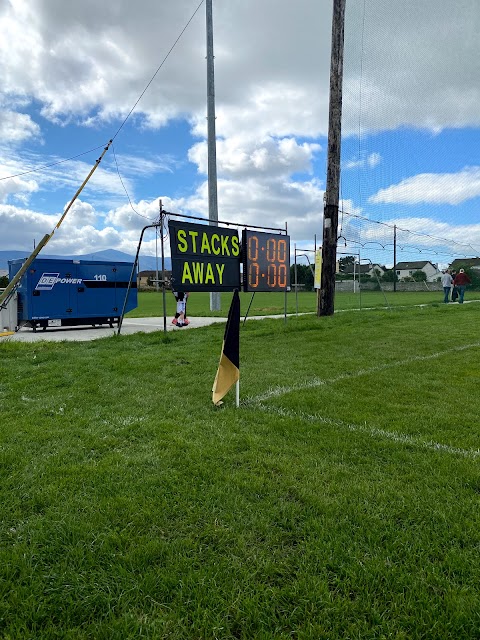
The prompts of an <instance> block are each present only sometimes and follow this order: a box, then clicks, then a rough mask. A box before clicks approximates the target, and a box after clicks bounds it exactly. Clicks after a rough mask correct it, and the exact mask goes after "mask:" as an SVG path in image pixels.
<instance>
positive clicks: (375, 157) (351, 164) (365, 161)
mask: <svg viewBox="0 0 480 640" xmlns="http://www.w3.org/2000/svg"><path fill="white" fill-rule="evenodd" d="M381 161H382V156H381V155H380V154H379V153H377V152H373V153H370V154H368V156H366V157H364V158H361V159H357V160H347V161H346V162H345V163H344V164H343V169H346V170H348V169H359V168H364V167H368V168H369V169H374V168H375V167H377V166H378V165H379V164H380V162H381Z"/></svg>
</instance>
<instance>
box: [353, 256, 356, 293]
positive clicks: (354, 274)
mask: <svg viewBox="0 0 480 640" xmlns="http://www.w3.org/2000/svg"><path fill="white" fill-rule="evenodd" d="M355 276H356V273H355V258H354V259H353V293H356V291H355Z"/></svg>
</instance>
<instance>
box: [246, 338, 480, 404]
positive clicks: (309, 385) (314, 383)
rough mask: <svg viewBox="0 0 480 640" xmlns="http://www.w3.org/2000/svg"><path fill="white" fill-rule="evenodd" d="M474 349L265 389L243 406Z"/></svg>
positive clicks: (416, 358) (466, 347) (460, 349)
mask: <svg viewBox="0 0 480 640" xmlns="http://www.w3.org/2000/svg"><path fill="white" fill-rule="evenodd" d="M475 347H480V342H474V343H473V344H465V345H463V346H460V347H452V348H451V349H446V350H445V351H437V352H436V353H431V354H430V355H428V356H412V357H411V358H406V359H405V360H397V361H396V362H390V363H388V364H379V365H376V366H375V367H369V368H368V369H359V370H358V371H356V372H355V373H343V374H341V375H339V376H337V377H336V378H330V379H328V380H324V379H323V378H312V379H310V380H306V381H305V382H299V383H298V384H293V385H291V386H289V387H280V386H277V387H272V388H270V389H267V391H265V393H262V394H260V395H258V396H253V397H251V398H248V397H247V398H245V400H244V404H257V403H261V402H263V400H268V399H269V398H277V397H278V396H283V395H285V394H286V393H291V392H292V391H302V390H303V389H313V388H314V387H321V386H324V385H329V384H335V383H336V382H341V381H342V380H350V379H351V378H358V377H359V376H366V375H369V374H371V373H377V372H378V371H385V370H386V369H393V368H394V367H401V366H403V365H405V364H411V363H412V362H424V361H426V360H434V359H435V358H440V357H441V356H445V355H448V354H450V353H456V352H459V351H466V350H467V349H472V348H475Z"/></svg>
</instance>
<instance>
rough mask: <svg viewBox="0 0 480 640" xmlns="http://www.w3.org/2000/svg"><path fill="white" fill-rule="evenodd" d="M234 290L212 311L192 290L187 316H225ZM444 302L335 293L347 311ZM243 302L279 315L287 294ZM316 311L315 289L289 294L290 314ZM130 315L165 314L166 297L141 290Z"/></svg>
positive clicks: (425, 295)
mask: <svg viewBox="0 0 480 640" xmlns="http://www.w3.org/2000/svg"><path fill="white" fill-rule="evenodd" d="M165 298H166V306H167V316H171V315H173V314H174V313H175V299H174V297H173V295H172V293H171V291H167V292H166V296H165ZM231 298H232V295H231V293H222V294H221V310H220V311H210V294H209V293H192V294H190V297H189V299H188V305H187V315H190V316H193V317H194V316H203V317H205V316H220V317H226V316H227V314H228V308H229V306H230V300H231ZM465 299H466V300H467V299H468V300H480V291H470V290H469V291H468V292H467V294H466V298H465ZM440 303H443V292H442V291H415V292H413V291H412V292H409V291H407V292H401V291H397V292H395V293H393V292H386V293H385V294H384V293H382V292H381V291H362V293H361V295H360V294H359V293H355V294H354V293H337V294H336V295H335V309H336V310H338V311H345V310H347V309H360V308H362V309H366V308H372V307H374V308H381V307H382V308H383V307H386V308H388V307H399V306H415V305H419V304H440ZM240 304H241V310H242V314H243V315H245V314H246V313H247V310H248V307H249V305H250V304H251V306H250V310H249V312H248V315H250V316H254V315H278V314H282V313H284V312H285V294H284V293H256V294H255V296H253V299H252V294H251V293H240ZM297 304H298V313H316V310H317V295H316V293H315V292H310V291H302V292H301V293H299V294H298V297H297V296H295V293H293V292H290V293H288V294H287V313H289V314H291V313H296V312H297ZM127 316H128V317H130V318H146V317H160V316H163V296H162V293H161V292H158V293H157V292H154V291H152V292H139V294H138V307H137V308H136V309H134V310H133V311H130V312H129V313H128V314H127Z"/></svg>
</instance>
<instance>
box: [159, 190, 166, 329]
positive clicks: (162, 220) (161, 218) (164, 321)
mask: <svg viewBox="0 0 480 640" xmlns="http://www.w3.org/2000/svg"><path fill="white" fill-rule="evenodd" d="M164 219H165V215H164V213H163V209H162V201H161V200H160V219H159V222H160V243H161V245H162V246H161V251H162V302H163V331H164V333H166V332H167V299H166V296H165V250H164V247H163V224H164Z"/></svg>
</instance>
